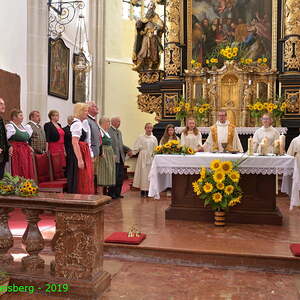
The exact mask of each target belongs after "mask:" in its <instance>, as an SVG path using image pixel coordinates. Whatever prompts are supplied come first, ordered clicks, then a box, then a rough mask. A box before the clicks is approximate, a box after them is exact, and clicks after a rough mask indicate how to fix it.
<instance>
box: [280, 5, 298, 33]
mask: <svg viewBox="0 0 300 300" xmlns="http://www.w3.org/2000/svg"><path fill="white" fill-rule="evenodd" d="M283 7H285V9H284V34H285V36H287V35H292V34H300V1H299V0H285V5H283Z"/></svg>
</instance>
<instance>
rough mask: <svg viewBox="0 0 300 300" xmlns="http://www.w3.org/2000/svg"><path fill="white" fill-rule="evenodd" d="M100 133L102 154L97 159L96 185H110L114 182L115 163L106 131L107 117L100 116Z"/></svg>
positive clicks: (107, 125) (108, 124)
mask: <svg viewBox="0 0 300 300" xmlns="http://www.w3.org/2000/svg"><path fill="white" fill-rule="evenodd" d="M99 124H100V131H101V135H102V155H101V156H100V157H99V159H98V160H97V165H96V173H97V185H99V186H106V187H108V186H112V185H115V184H116V163H115V155H114V151H113V148H112V139H111V137H110V135H109V133H108V129H109V127H110V120H109V118H106V117H102V118H101V119H100V121H99Z"/></svg>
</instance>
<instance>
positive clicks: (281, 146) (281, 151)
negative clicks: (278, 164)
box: [279, 134, 285, 155]
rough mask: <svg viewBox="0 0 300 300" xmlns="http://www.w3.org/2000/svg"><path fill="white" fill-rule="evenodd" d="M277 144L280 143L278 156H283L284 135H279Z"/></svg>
mask: <svg viewBox="0 0 300 300" xmlns="http://www.w3.org/2000/svg"><path fill="white" fill-rule="evenodd" d="M279 142H280V155H283V154H284V153H285V135H283V134H281V135H280V136H279Z"/></svg>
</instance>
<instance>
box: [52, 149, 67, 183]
mask: <svg viewBox="0 0 300 300" xmlns="http://www.w3.org/2000/svg"><path fill="white" fill-rule="evenodd" d="M51 161H52V171H53V179H54V180H58V179H62V178H65V174H64V170H63V167H62V165H61V154H60V153H51Z"/></svg>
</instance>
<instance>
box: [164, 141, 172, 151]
mask: <svg viewBox="0 0 300 300" xmlns="http://www.w3.org/2000/svg"><path fill="white" fill-rule="evenodd" d="M171 146H172V144H171V143H170V142H167V143H165V144H164V147H165V148H167V149H169V148H171Z"/></svg>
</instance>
